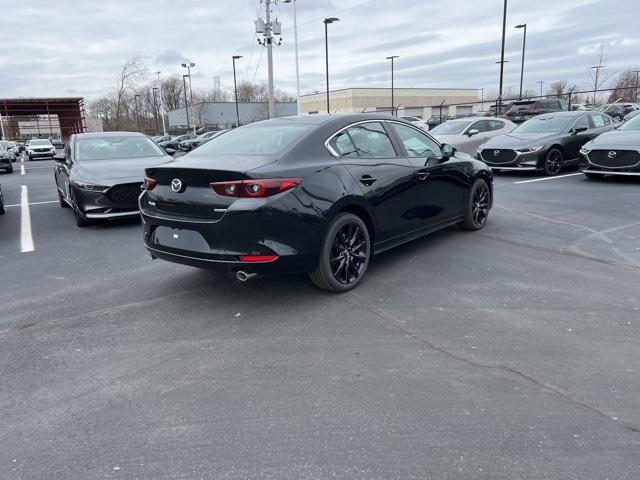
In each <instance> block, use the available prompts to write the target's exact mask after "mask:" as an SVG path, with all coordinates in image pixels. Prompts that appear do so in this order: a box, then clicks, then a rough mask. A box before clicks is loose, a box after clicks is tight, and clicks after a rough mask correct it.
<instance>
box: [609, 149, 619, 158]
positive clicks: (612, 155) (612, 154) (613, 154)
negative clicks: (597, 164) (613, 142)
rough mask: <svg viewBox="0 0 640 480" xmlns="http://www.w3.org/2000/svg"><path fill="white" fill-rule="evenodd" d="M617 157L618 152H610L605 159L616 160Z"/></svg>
mask: <svg viewBox="0 0 640 480" xmlns="http://www.w3.org/2000/svg"><path fill="white" fill-rule="evenodd" d="M617 155H618V152H616V151H614V150H611V151H610V152H609V153H608V154H607V157H609V158H616V156H617Z"/></svg>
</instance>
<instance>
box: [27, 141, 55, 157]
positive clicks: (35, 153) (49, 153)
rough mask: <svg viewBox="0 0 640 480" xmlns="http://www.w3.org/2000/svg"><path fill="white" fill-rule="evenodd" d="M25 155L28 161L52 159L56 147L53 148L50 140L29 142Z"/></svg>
mask: <svg viewBox="0 0 640 480" xmlns="http://www.w3.org/2000/svg"><path fill="white" fill-rule="evenodd" d="M26 150H27V155H28V156H29V160H33V159H34V158H43V157H49V158H53V157H55V155H56V147H54V146H53V144H52V143H51V141H50V140H46V139H43V140H39V139H36V140H29V141H28V142H27V146H26Z"/></svg>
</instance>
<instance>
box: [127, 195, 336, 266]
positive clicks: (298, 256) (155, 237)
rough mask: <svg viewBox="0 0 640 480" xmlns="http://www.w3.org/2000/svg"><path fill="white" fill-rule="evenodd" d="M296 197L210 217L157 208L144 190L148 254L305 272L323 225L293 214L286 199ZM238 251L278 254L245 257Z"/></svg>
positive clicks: (189, 261) (193, 262) (198, 263)
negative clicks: (268, 258) (254, 258)
mask: <svg viewBox="0 0 640 480" xmlns="http://www.w3.org/2000/svg"><path fill="white" fill-rule="evenodd" d="M283 197H286V195H284V196H283ZM294 200H295V197H294V196H291V198H290V199H284V198H282V199H277V200H275V201H274V202H270V203H266V204H265V205H264V206H262V207H261V208H258V209H256V208H255V205H254V206H249V207H248V209H246V210H243V209H241V208H239V207H237V206H235V204H234V205H232V207H231V208H229V209H228V210H224V211H220V212H218V213H217V216H215V217H214V218H211V219H209V218H193V217H185V216H174V215H168V214H166V213H158V212H157V211H155V210H154V209H153V207H152V206H150V205H149V203H148V199H147V198H146V195H145V194H143V195H141V196H140V207H139V208H140V214H141V217H142V222H143V240H144V245H145V247H146V248H147V251H148V252H149V254H150V255H151V256H152V257H155V258H161V259H163V260H167V261H170V262H175V263H180V264H183V265H190V266H193V267H199V268H206V269H223V270H246V271H249V272H255V273H263V272H287V273H292V272H307V271H310V270H312V269H313V268H315V266H316V263H317V259H318V254H319V250H320V241H321V239H322V232H323V230H322V229H323V225H324V224H323V222H322V221H321V219H319V218H318V217H316V216H305V215H304V214H303V213H302V212H299V215H292V214H291V212H292V209H291V205H290V203H289V202H292V203H296V204H297V205H298V206H299V205H300V203H299V202H297V201H296V202H294ZM234 207H235V208H234ZM241 255H271V256H273V255H275V256H277V258H276V259H275V260H272V261H261V262H246V261H241V260H240V256H241Z"/></svg>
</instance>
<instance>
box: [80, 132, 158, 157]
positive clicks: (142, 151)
mask: <svg viewBox="0 0 640 480" xmlns="http://www.w3.org/2000/svg"><path fill="white" fill-rule="evenodd" d="M163 155H164V152H163V151H162V149H161V148H160V147H158V146H157V145H156V144H155V143H154V142H153V141H152V140H151V139H150V138H148V137H143V136H140V137H138V136H122V137H116V136H109V137H91V138H80V139H78V140H76V160H79V161H91V160H118V159H124V158H142V157H160V156H163Z"/></svg>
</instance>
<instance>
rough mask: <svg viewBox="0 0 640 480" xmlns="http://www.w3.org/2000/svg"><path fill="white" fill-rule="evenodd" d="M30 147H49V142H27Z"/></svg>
mask: <svg viewBox="0 0 640 480" xmlns="http://www.w3.org/2000/svg"><path fill="white" fill-rule="evenodd" d="M29 146H30V147H51V146H53V145H51V142H50V141H49V140H31V141H30V142H29Z"/></svg>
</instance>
